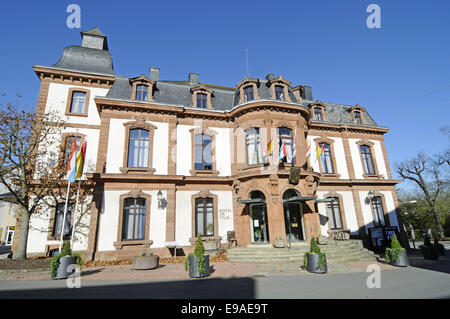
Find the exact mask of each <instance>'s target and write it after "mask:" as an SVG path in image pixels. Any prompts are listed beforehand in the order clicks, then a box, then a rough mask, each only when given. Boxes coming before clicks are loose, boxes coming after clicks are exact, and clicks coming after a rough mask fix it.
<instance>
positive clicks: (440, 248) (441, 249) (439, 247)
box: [434, 237, 445, 256]
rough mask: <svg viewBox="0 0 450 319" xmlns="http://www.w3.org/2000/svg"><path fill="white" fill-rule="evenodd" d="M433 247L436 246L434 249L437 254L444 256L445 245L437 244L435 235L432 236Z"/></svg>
mask: <svg viewBox="0 0 450 319" xmlns="http://www.w3.org/2000/svg"><path fill="white" fill-rule="evenodd" d="M434 247H435V248H436V251H437V252H438V253H439V255H441V256H445V247H444V245H442V244H439V241H438V239H437V237H435V238H434Z"/></svg>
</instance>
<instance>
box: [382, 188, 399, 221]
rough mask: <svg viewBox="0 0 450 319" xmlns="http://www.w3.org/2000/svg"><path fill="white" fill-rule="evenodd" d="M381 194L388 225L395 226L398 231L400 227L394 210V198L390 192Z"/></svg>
mask: <svg viewBox="0 0 450 319" xmlns="http://www.w3.org/2000/svg"><path fill="white" fill-rule="evenodd" d="M380 193H381V194H383V195H384V199H385V201H386V209H387V210H388V216H389V223H390V225H391V226H397V227H398V228H399V230H400V226H399V224H398V220H397V214H396V210H395V204H394V198H393V196H392V192H389V191H381V192H380Z"/></svg>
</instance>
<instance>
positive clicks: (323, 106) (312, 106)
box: [310, 100, 327, 122]
mask: <svg viewBox="0 0 450 319" xmlns="http://www.w3.org/2000/svg"><path fill="white" fill-rule="evenodd" d="M326 107H327V105H326V104H325V103H323V102H322V101H321V100H317V101H316V102H314V103H311V104H310V110H311V119H314V120H316V115H315V111H314V110H315V109H320V112H321V114H322V121H323V122H324V121H326V120H327V118H326V117H325V109H326Z"/></svg>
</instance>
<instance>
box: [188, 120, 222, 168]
mask: <svg viewBox="0 0 450 319" xmlns="http://www.w3.org/2000/svg"><path fill="white" fill-rule="evenodd" d="M189 132H190V133H191V154H192V155H191V170H190V171H189V173H190V174H191V175H192V176H217V175H219V171H218V170H217V161H216V135H217V132H216V131H214V130H211V129H209V128H200V127H196V128H192V129H190V130H189ZM200 134H204V135H208V136H210V137H211V161H212V169H211V170H197V169H195V135H200Z"/></svg>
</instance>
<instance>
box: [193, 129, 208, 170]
mask: <svg viewBox="0 0 450 319" xmlns="http://www.w3.org/2000/svg"><path fill="white" fill-rule="evenodd" d="M194 141H195V146H194V147H195V149H194V153H195V155H194V156H195V159H194V168H195V169H196V170H212V137H211V136H209V135H205V134H198V135H195V138H194Z"/></svg>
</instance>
